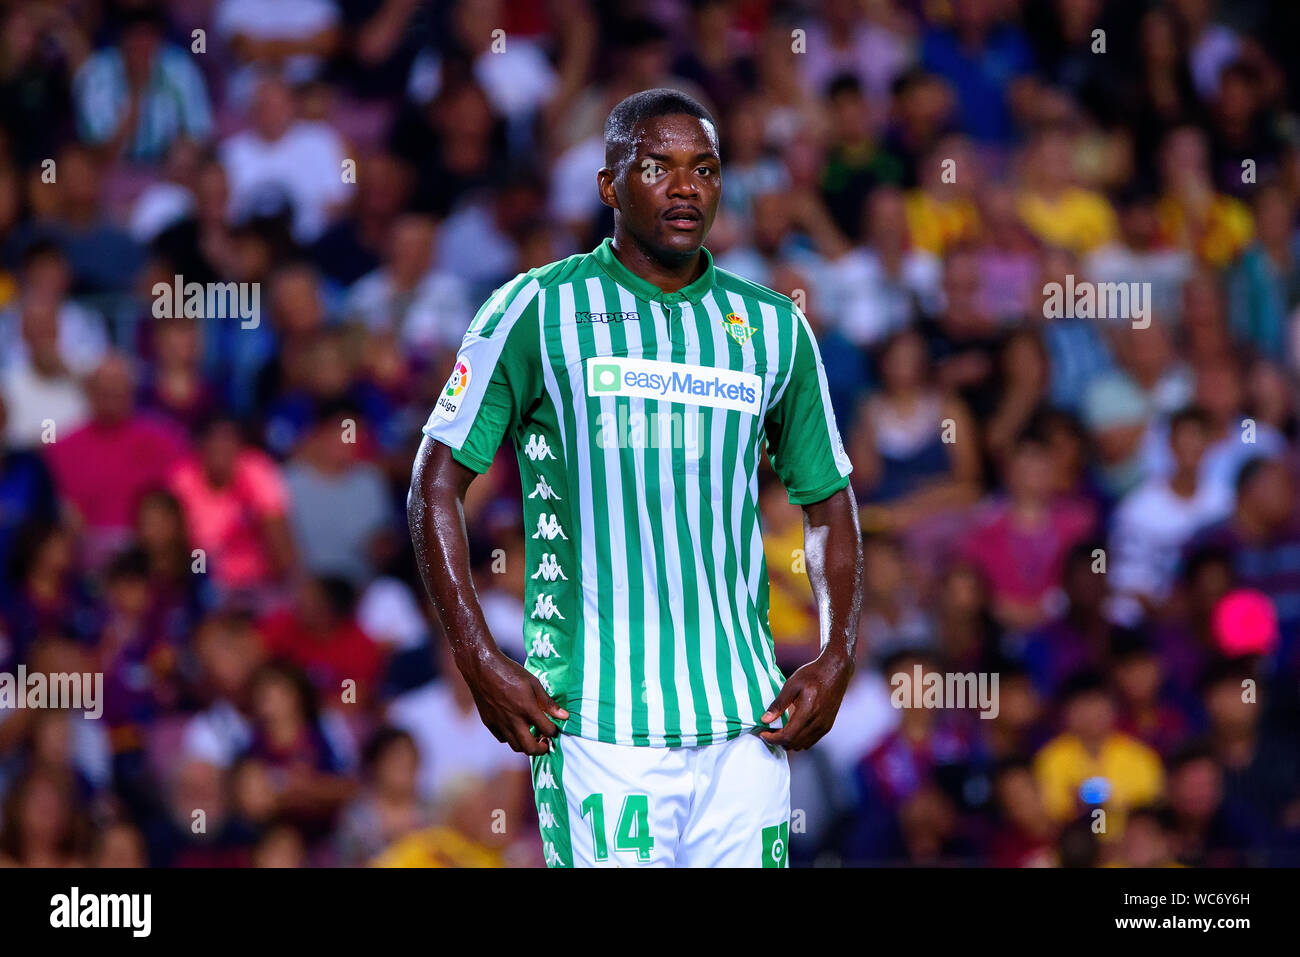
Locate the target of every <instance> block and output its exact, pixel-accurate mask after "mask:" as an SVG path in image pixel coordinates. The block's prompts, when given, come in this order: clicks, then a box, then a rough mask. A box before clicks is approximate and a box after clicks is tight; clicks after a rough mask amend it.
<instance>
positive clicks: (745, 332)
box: [722, 312, 758, 346]
mask: <svg viewBox="0 0 1300 957" xmlns="http://www.w3.org/2000/svg"><path fill="white" fill-rule="evenodd" d="M722 326H723V328H724V329H726V330H727V333H728V334H729V335H730V336H731V338H733V339H735V340H736V344H737V345H741V346H743V345H744V344H745V343H746V342H748V341H749V337H750V336H752V335H753V334H754V333H755V332H757V331H758V327H756V326H751V325H750V324H749V320H747V319H746V318H745V317H744V316H742V315H739V314H737V313H734V312H729V313H727V314H726V315H725V316H723V317H722Z"/></svg>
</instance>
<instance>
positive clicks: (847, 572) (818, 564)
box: [759, 486, 862, 751]
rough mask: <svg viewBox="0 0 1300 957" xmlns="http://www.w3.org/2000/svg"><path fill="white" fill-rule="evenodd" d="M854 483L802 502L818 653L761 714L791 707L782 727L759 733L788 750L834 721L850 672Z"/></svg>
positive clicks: (856, 547)
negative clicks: (809, 502)
mask: <svg viewBox="0 0 1300 957" xmlns="http://www.w3.org/2000/svg"><path fill="white" fill-rule="evenodd" d="M857 516H858V506H857V502H856V501H855V500H854V498H853V489H852V488H851V487H848V486H846V487H844V488H842V489H840V490H839V491H838V492H835V493H834V494H833V495H831V496H830V497H829V498H827V499H823V500H822V501H820V502H813V503H811V504H808V505H805V506H804V507H803V542H804V562H805V567H806V568H807V569H808V580H809V583H810V584H811V585H812V591H813V598H814V599H815V600H816V602H817V621H818V626H819V627H818V630H819V632H820V639H821V653H820V654H819V655H818V656H817V657H816V658H814V659H813V660H812V661H810V662H808V663H807V664H806V665H804V666H803V667H801V668H799V669H798V670H797V671H795V673H794V674H792V675H791V676H790V677H789V679H788V680H787V681H786V683H785V685H784V687H782V688H781V693H780V694H778V695H777V697H776V700H775V701H773V702H772V704H771V706H769V707H768V709H767V712H766V713H765V714H764V715H763V718H762V721H763V723H764V724H771V723H772V722H773V721H775V720H776V718H777V717H778V716H779V715H780V714H782V713H783V712H785V711H787V710H788V711H789V712H790V717H789V720H788V721H787V722H786V723H785V727H783V728H781V729H780V730H777V731H760V732H759V737H761V738H762V739H763V740H764V741H768V742H770V743H772V744H780V745H783V746H784V747H786V748H787V749H789V750H791V751H801V750H803V749H804V748H811V747H812V746H813V745H814V744H816V743H817V742H818V741H819V740H821V737H822V735H824V734H825V733H826V732H827V731H829V730H830V729H831V725H832V724H834V723H835V715H836V714H838V713H839V710H840V702H841V701H843V700H844V692H845V691H846V690H847V689H848V686H849V679H851V678H852V677H853V668H854V661H855V653H856V645H857V640H858V614H859V612H860V610H861V606H862V537H861V535H860V533H859V531H858V517H857Z"/></svg>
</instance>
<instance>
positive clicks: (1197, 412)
mask: <svg viewBox="0 0 1300 957" xmlns="http://www.w3.org/2000/svg"><path fill="white" fill-rule="evenodd" d="M1184 425H1199V426H1200V427H1201V428H1202V429H1206V430H1209V429H1210V427H1211V426H1212V425H1213V423H1212V422H1211V420H1210V413H1209V412H1208V411H1207V410H1206V409H1205V407H1204V406H1200V405H1188V406H1184V407H1183V408H1181V409H1179V410H1178V411H1177V412H1175V413H1174V414H1173V415H1172V416H1170V418H1169V434H1170V435H1173V433H1174V432H1176V431H1178V429H1180V428H1182V427H1183V426H1184Z"/></svg>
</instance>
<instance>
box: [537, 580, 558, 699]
mask: <svg viewBox="0 0 1300 957" xmlns="http://www.w3.org/2000/svg"><path fill="white" fill-rule="evenodd" d="M531 617H533V618H540V619H542V620H543V621H550V620H551V619H552V618H558V619H560V621H564V620H565V619H564V616H563V615H561V614H560V609H558V608H556V607H555V598H554V597H553V596H552V595H550V594H548V593H546V592H543V593H542V594H540V595H538V596H537V603H536V604H534V605H533V613H532V615H531ZM547 693H548V694H549V693H550V692H547Z"/></svg>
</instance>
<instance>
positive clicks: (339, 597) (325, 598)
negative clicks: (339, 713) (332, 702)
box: [259, 576, 383, 705]
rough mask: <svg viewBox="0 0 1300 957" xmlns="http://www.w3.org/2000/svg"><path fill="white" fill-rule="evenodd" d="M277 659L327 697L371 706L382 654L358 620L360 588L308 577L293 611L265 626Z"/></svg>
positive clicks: (265, 635)
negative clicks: (302, 674)
mask: <svg viewBox="0 0 1300 957" xmlns="http://www.w3.org/2000/svg"><path fill="white" fill-rule="evenodd" d="M259 630H260V631H261V635H262V641H263V643H264V644H265V646H266V650H267V652H268V654H269V655H270V657H271V658H273V659H276V660H278V661H284V662H289V663H291V664H293V665H295V666H296V667H298V668H301V669H302V671H303V672H304V674H305V676H306V677H307V678H308V679H309V680H310V681H311V682H312V684H313V685H314V686H315V689H316V693H317V694H319V695H320V696H321V698H322V699H325V697H326V696H329V697H330V698H332V697H333V696H335V695H339V696H340V697H341V700H342V701H344V702H346V703H348V704H357V703H360V704H362V705H365V704H368V703H369V701H370V700H371V698H372V697H373V695H374V694H375V693H376V692H377V690H378V684H377V679H378V678H379V673H380V669H381V667H382V665H383V661H382V659H381V657H380V650H379V648H378V647H377V646H376V645H375V643H374V641H372V640H371V638H370V636H369V635H367V634H366V633H365V632H363V631H362V630H361V628H360V626H358V625H357V622H356V590H355V589H354V588H353V587H352V585H351V584H349V583H348V582H347V581H346V580H344V579H340V578H332V577H324V576H323V577H319V578H313V579H308V580H307V581H305V582H303V583H302V585H300V586H299V588H298V591H297V594H296V595H295V600H294V604H293V607H292V608H290V609H286V610H284V611H278V612H274V613H272V614H271V615H269V616H268V617H267V618H266V619H264V620H263V621H262V622H261V624H260V626H259Z"/></svg>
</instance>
